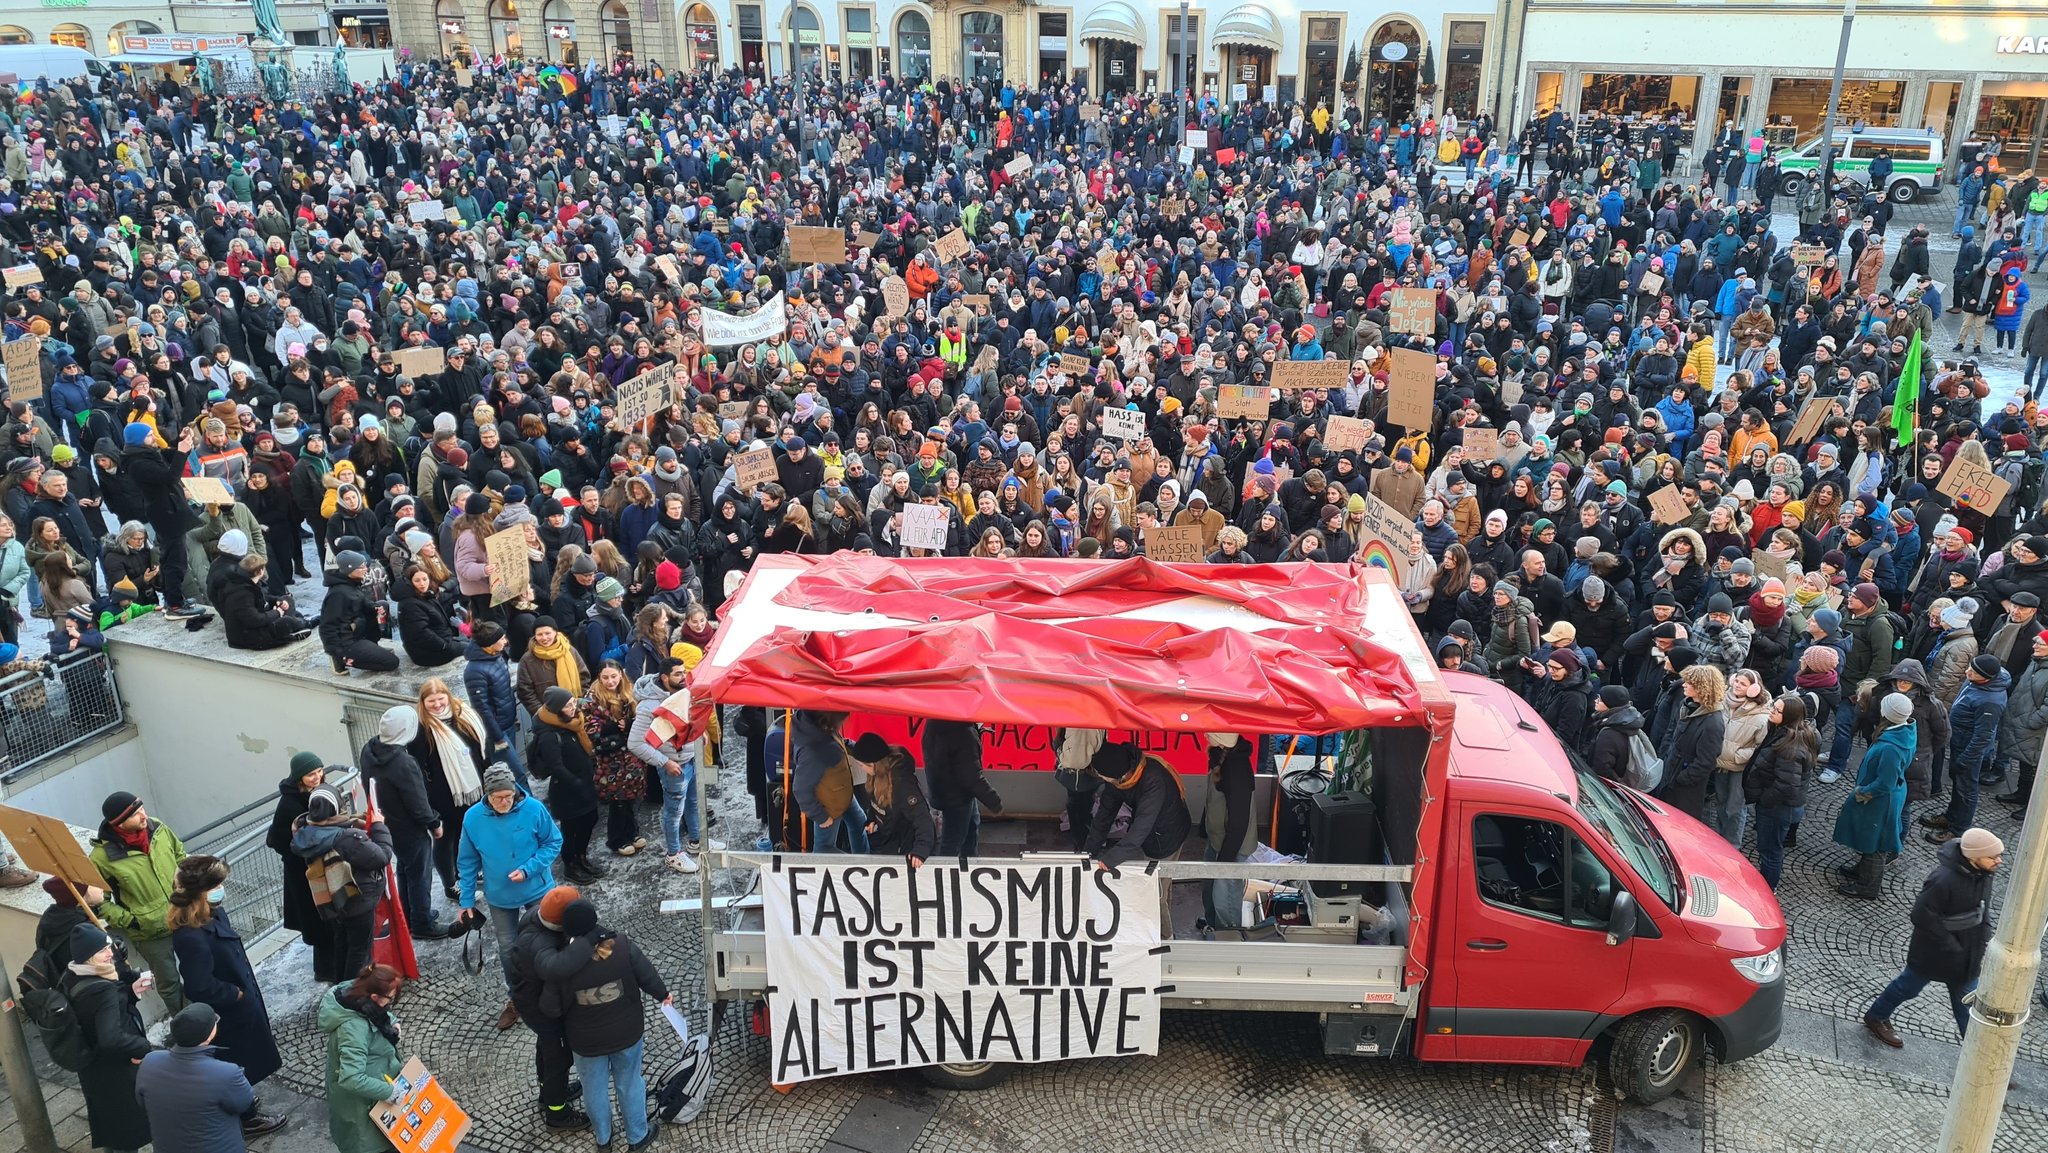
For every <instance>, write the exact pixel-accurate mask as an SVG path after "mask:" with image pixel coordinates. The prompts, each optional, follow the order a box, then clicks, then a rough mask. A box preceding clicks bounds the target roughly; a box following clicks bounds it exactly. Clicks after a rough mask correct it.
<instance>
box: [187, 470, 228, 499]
mask: <svg viewBox="0 0 2048 1153" xmlns="http://www.w3.org/2000/svg"><path fill="white" fill-rule="evenodd" d="M183 479H184V484H185V499H186V500H189V501H191V502H192V503H193V504H205V505H229V504H233V503H235V494H234V491H233V490H232V489H230V488H228V482H226V481H224V480H222V479H221V478H219V477H217V476H188V477H185V478H183Z"/></svg>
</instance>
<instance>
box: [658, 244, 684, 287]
mask: <svg viewBox="0 0 2048 1153" xmlns="http://www.w3.org/2000/svg"><path fill="white" fill-rule="evenodd" d="M654 267H655V269H656V270H657V271H659V272H660V273H661V275H662V277H663V279H665V280H667V281H668V282H669V283H670V284H674V285H681V284H682V283H683V266H682V265H681V264H678V263H677V262H676V258H675V257H673V256H670V255H669V254H668V253H666V252H664V253H662V254H661V255H659V256H657V257H655V258H654Z"/></svg>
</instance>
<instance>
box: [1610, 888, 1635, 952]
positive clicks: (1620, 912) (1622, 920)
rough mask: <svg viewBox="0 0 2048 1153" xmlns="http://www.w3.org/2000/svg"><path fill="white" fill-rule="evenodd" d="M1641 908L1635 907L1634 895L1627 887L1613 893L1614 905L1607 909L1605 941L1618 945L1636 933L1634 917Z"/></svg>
mask: <svg viewBox="0 0 2048 1153" xmlns="http://www.w3.org/2000/svg"><path fill="white" fill-rule="evenodd" d="M1641 915H1642V910H1641V909H1639V908H1637V907H1636V899H1635V895H1634V894H1632V893H1630V892H1629V891H1628V890H1627V889H1622V890H1621V891H1620V892H1618V893H1616V894H1614V907H1613V908H1611V909H1609V910H1608V911H1607V943H1608V944H1610V945H1619V944H1621V943H1622V942H1624V941H1626V940H1628V939H1630V938H1632V937H1634V936H1635V935H1636V918H1637V917H1639V916H1641Z"/></svg>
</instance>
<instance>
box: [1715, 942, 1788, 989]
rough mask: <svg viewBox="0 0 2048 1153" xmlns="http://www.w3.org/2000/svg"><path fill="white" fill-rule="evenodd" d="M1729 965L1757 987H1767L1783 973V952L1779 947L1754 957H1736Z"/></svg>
mask: <svg viewBox="0 0 2048 1153" xmlns="http://www.w3.org/2000/svg"><path fill="white" fill-rule="evenodd" d="M1729 964H1732V965H1734V966H1735V971H1736V972H1738V973H1740V974H1742V975H1743V976H1745V977H1747V978H1749V979H1750V980H1751V981H1754V982H1755V983H1757V984H1759V985H1768V984H1770V983H1771V982H1772V981H1775V980H1777V979H1778V978H1779V977H1781V976H1783V975H1784V973H1785V950H1784V948H1783V947H1782V946H1781V947H1779V948H1776V949H1772V950H1771V951H1770V952H1768V953H1759V954H1757V955H1756V956H1754V957H1737V958H1735V959H1734V960H1733V961H1730V962H1729Z"/></svg>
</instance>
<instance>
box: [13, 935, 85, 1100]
mask: <svg viewBox="0 0 2048 1153" xmlns="http://www.w3.org/2000/svg"><path fill="white" fill-rule="evenodd" d="M63 975H64V968H63V966H61V965H59V964H57V962H56V960H55V959H54V958H52V957H51V956H50V954H49V953H48V952H46V951H44V950H42V949H38V950H36V951H35V954H34V955H33V956H31V957H29V959H28V964H26V965H23V966H22V967H21V973H20V975H19V976H17V977H15V979H14V983H15V985H16V987H18V988H19V989H20V991H21V1008H22V1012H23V1014H24V1015H26V1016H27V1017H28V1019H29V1023H30V1024H32V1025H34V1026H35V1027H36V1032H37V1033H39V1034H41V1035H42V1038H43V1047H44V1048H45V1049H48V1050H49V1051H50V1060H52V1061H55V1062H56V1063H57V1064H58V1066H59V1067H61V1068H65V1069H69V1070H71V1071H72V1072H73V1073H76V1072H79V1071H80V1070H82V1069H84V1068H85V1067H86V1066H88V1065H91V1064H92V1057H93V1045H92V1038H90V1037H87V1036H86V1035H85V1026H84V1025H83V1024H82V1023H81V1022H80V1021H79V1019H78V1010H77V1009H76V1008H75V1007H73V1006H72V1004H71V998H70V997H67V996H65V994H64V990H63V988H62V986H61V985H59V983H58V982H59V981H60V980H62V978H63Z"/></svg>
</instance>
